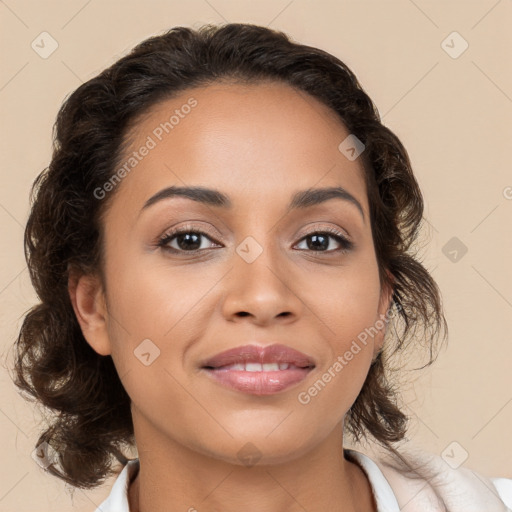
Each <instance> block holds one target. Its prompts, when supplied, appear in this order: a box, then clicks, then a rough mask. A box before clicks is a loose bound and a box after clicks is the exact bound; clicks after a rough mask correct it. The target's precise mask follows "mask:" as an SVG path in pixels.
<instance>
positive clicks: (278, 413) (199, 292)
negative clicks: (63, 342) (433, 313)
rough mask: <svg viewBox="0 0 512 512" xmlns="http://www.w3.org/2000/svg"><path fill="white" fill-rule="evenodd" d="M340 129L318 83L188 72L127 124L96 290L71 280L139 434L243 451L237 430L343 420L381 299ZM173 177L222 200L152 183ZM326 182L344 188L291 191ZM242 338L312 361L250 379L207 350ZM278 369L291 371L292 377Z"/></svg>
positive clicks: (367, 355)
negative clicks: (313, 90)
mask: <svg viewBox="0 0 512 512" xmlns="http://www.w3.org/2000/svg"><path fill="white" fill-rule="evenodd" d="M172 116H174V117H172ZM165 123H167V124H165ZM347 136H349V132H348V131H347V130H346V128H345V127H344V125H343V124H342V123H341V122H340V121H339V120H338V119H337V118H336V116H335V115H334V114H333V112H331V111H330V110H329V109H328V108H327V107H326V106H324V105H323V104H321V103H320V102H318V101H317V100H316V99H314V98H312V97H310V96H308V95H306V94H305V93H302V92H297V91H295V90H294V89H292V88H290V87H289V86H287V85H283V84H270V83H269V84H258V85H238V84H228V83H224V84H221V83H218V84H215V85H211V86H207V87H204V88H195V89H191V90H190V91H186V92H184V93H182V94H180V96H177V97H175V98H174V99H172V100H167V101H165V102H162V103H160V104H158V105H157V106H155V107H154V108H152V109H151V111H150V112H148V113H147V115H145V116H144V118H143V119H142V120H141V121H140V122H139V123H138V124H137V126H136V130H135V132H134V136H133V137H132V139H131V145H130V149H129V151H127V153H126V155H124V159H122V162H123V164H124V163H125V162H128V165H127V166H126V167H125V172H124V173H123V172H120V174H121V177H122V181H121V182H120V183H117V184H115V187H118V188H117V189H116V190H115V196H114V197H113V201H112V203H111V204H110V205H109V208H108V210H107V212H106V215H105V217H104V219H103V229H104V235H105V268H104V272H105V276H106V283H105V284H106V292H105V293H104V291H103V290H101V289H100V288H99V287H95V284H94V283H96V281H94V280H92V281H91V280H87V279H85V278H84V279H83V280H81V281H80V283H81V284H79V286H78V287H77V289H76V294H75V293H73V304H74V306H75V311H76V312H77V316H78V317H79V321H80V324H81V326H82V330H83V332H84V335H85V337H86V339H87V341H88V342H89V344H90V345H91V346H92V347H93V348H94V349H95V350H96V351H97V352H98V353H100V354H103V355H107V354H111V355H112V358H113V360H114V363H115V366H116V368H117V371H118V373H119V376H120V378H121V380H122V383H123V385H124V387H125V389H126V391H127V393H128V394H129V396H130V398H131V400H132V414H133V418H134V424H135V427H136V433H137V429H138V430H139V431H140V432H142V431H145V432H149V431H153V432H158V433H159V435H160V436H163V437H164V438H166V439H168V440H170V441H172V442H173V443H179V444H180V445H183V446H186V447H188V448H190V449H192V450H194V451H196V452H199V453H202V454H206V455H209V456H211V457H215V458H217V459H222V460H226V461H230V462H233V463H235V464H241V463H242V459H241V454H240V453H239V451H240V450H241V449H242V448H243V447H244V446H252V447H253V448H251V449H256V450H257V452H258V455H259V456H261V457H262V459H263V460H262V462H268V463H276V462H279V461H285V460H291V459H293V458H294V457H297V456H299V455H300V454H301V453H305V452H307V451H308V450H312V449H313V448H315V446H317V445H318V444H319V443H321V442H322V441H324V440H325V439H327V438H328V436H329V435H330V434H332V433H333V432H334V431H335V429H337V428H340V429H341V428H342V425H343V420H344V416H345V414H346V412H347V411H348V409H349V408H350V406H351V405H352V404H353V402H354V401H355V399H356V397H357V395H358V393H359V391H360V389H361V387H362V385H363V383H364V380H365V378H366V375H367V373H368V370H369V367H370V364H371V361H372V358H373V356H374V354H375V353H376V351H377V350H378V349H380V346H381V344H382V337H383V332H384V331H383V329H382V323H383V322H382V318H383V315H384V314H385V313H386V311H387V309H388V307H389V300H390V294H389V292H387V291H386V290H384V289H381V286H380V281H379V273H378V267H377V260H376V255H375V249H374V245H373V241H372V234H371V225H370V218H369V205H368V200H367V192H366V188H365V182H364V178H363V168H362V163H361V162H360V159H359V158H357V159H355V160H350V159H348V158H347V157H346V156H345V154H343V153H342V152H341V151H340V150H339V149H338V146H339V145H340V143H341V142H342V141H343V140H344V139H346V137H347ZM143 147H146V150H145V151H144V150H143V149H141V148H143ZM133 152H137V155H135V156H134V154H133ZM130 158H135V160H131V161H130V160H129V159H130ZM130 162H131V164H130ZM127 169H130V170H129V172H128V171H126V170H127ZM123 175H124V176H123ZM112 186H113V185H112ZM169 187H203V188H205V189H212V190H215V191H217V192H218V193H219V194H222V197H223V198H224V201H220V200H219V196H215V197H214V198H213V199H214V200H212V201H210V202H209V203H207V202H204V201H202V200H199V199H201V198H202V199H204V198H205V197H206V194H202V195H201V196H199V197H196V199H195V200H194V199H192V198H191V197H190V194H189V196H187V197H185V196H181V195H167V196H166V195H165V194H162V195H160V197H158V196H155V195H156V194H158V193H159V192H160V191H162V190H164V189H167V188H169ZM108 188H109V187H108V185H107V186H105V189H104V190H108ZM324 188H336V189H338V190H341V191H342V193H341V194H337V195H336V194H331V195H328V196H324V197H321V195H320V194H317V196H316V198H317V200H310V201H309V202H305V203H304V201H302V204H300V203H301V201H297V198H298V196H296V194H297V193H299V192H301V191H305V190H310V189H312V190H316V189H324ZM108 193H109V192H107V194H108ZM110 193H111V192H110ZM150 198H153V199H151V200H150ZM215 199H216V200H215ZM294 199H295V202H294V203H292V201H293V200H294ZM299 199H300V197H299ZM148 200H149V203H148V204H147V202H148ZM221 203H223V204H221ZM297 203H299V204H297ZM145 205H146V206H145ZM176 231H179V232H180V233H181V234H178V235H176V234H175V233H176ZM87 286H88V287H89V288H87ZM86 288H87V290H88V291H89V293H91V290H92V292H93V293H94V294H96V295H95V297H96V299H97V300H95V301H94V302H89V303H87V298H86V297H87V293H86V292H85V290H86ZM98 299H100V300H98ZM375 326H377V329H376V328H375ZM376 331H378V333H377V334H375V332H376ZM365 333H366V335H365ZM368 333H370V335H368ZM363 340H364V341H363ZM248 344H251V345H255V346H256V347H260V348H263V347H267V346H269V345H273V344H281V345H284V346H286V347H288V348H290V349H293V350H296V351H299V352H301V353H302V354H304V355H305V356H307V358H308V360H309V361H310V362H311V361H312V362H314V367H312V368H309V369H306V370H299V369H298V368H293V367H290V368H289V369H288V370H279V373H280V374H281V376H279V375H277V374H276V372H275V371H274V370H272V371H270V370H268V371H269V373H268V374H267V376H268V375H270V373H273V375H271V376H270V378H268V379H266V382H267V386H266V387H264V388H258V389H260V391H262V390H263V389H265V390H266V391H265V392H261V393H258V392H256V391H254V389H253V388H250V387H248V386H249V385H247V386H246V388H245V389H236V388H233V387H230V386H229V385H227V384H226V383H225V382H224V381H223V380H222V378H221V379H219V378H218V376H219V370H212V371H208V370H207V369H205V368H204V367H203V366H204V364H205V362H206V361H208V360H209V359H211V358H212V357H214V356H216V355H217V354H219V353H221V352H223V351H225V350H228V349H233V348H237V347H240V346H243V345H248ZM268 368H270V367H268ZM253 369H254V368H253ZM290 370H292V371H294V372H295V373H294V375H295V376H296V377H297V376H300V377H297V378H299V379H301V380H299V381H294V378H291V380H288V381H287V380H286V379H287V378H288V377H283V376H282V375H283V374H284V372H289V371H290ZM243 371H244V372H245V375H246V376H247V375H248V374H249V372H247V371H245V369H244V370H243ZM213 373H216V374H217V375H215V376H213V375H212V374H213ZM239 374H240V372H238V376H237V377H236V378H235V379H234V380H235V381H237V382H240V381H241V382H242V384H241V386H242V388H243V387H244V384H243V383H244V382H248V381H247V379H246V380H245V381H244V376H243V375H242V376H240V375H239ZM232 375H234V373H233V374H232ZM290 375H291V374H290ZM260 376H261V374H260ZM248 378H249V380H250V379H251V378H255V374H254V373H252V375H251V374H249V377H248ZM237 379H238V380H237ZM258 382H259V381H258ZM283 382H285V385H284V388H282V387H283V386H282V385H281V384H282V383H283ZM290 382H291V384H290ZM269 383H270V384H269ZM276 383H277V384H276ZM286 383H288V384H286ZM280 386H281V388H282V389H278V388H279V387H280ZM256 387H257V385H256ZM251 389H252V391H251ZM246 443H252V444H251V445H246ZM242 453H243V452H242Z"/></svg>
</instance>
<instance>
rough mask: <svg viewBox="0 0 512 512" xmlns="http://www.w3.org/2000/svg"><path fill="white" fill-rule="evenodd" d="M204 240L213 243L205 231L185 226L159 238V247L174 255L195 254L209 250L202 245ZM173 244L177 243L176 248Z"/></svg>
mask: <svg viewBox="0 0 512 512" xmlns="http://www.w3.org/2000/svg"><path fill="white" fill-rule="evenodd" d="M204 239H207V240H210V241H212V238H211V237H210V236H209V235H208V234H207V233H205V232H204V231H201V230H199V229H196V228H193V227H191V226H185V227H181V228H178V229H175V230H172V231H170V232H168V233H165V234H164V235H163V236H162V237H161V238H159V240H158V243H157V245H158V247H161V248H162V249H163V250H165V251H169V252H172V253H183V252H192V253H193V252H197V251H200V250H202V249H208V247H204V246H203V244H202V241H203V240H204ZM171 243H175V246H174V247H173V246H172V245H171ZM207 245H208V244H207ZM176 246H177V247H176Z"/></svg>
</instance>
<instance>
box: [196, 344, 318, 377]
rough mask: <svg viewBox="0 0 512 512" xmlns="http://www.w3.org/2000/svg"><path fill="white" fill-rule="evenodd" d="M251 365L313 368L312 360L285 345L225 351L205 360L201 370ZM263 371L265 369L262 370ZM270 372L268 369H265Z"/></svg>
mask: <svg viewBox="0 0 512 512" xmlns="http://www.w3.org/2000/svg"><path fill="white" fill-rule="evenodd" d="M251 363H259V364H260V365H264V364H266V365H268V364H275V363H277V364H278V365H279V364H288V365H290V366H292V365H293V366H296V367H298V368H308V367H314V366H315V361H314V360H313V358H311V357H309V356H307V355H306V354H303V353H302V352H299V351H298V350H295V349H293V348H290V347H287V346H285V345H279V344H277V345H269V346H267V347H258V346H257V345H244V346H241V347H236V348H232V349H230V350H226V351H224V352H221V353H220V354H217V355H215V356H213V357H212V358H210V359H207V360H206V361H205V362H204V363H203V364H202V367H203V368H209V369H218V368H221V367H223V366H229V365H245V366H246V368H247V366H248V365H250V364H251ZM249 368H250V369H248V370H247V371H257V370H255V369H254V367H252V368H251V367H250V366H249ZM263 370H264V371H265V369H263ZM267 371H270V368H267Z"/></svg>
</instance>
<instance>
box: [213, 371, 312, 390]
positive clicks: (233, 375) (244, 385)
mask: <svg viewBox="0 0 512 512" xmlns="http://www.w3.org/2000/svg"><path fill="white" fill-rule="evenodd" d="M204 370H205V371H206V373H207V374H208V375H209V376H210V377H211V378H213V379H214V380H215V381H217V382H219V383H220V384H222V385H223V386H226V387H228V388H231V389H235V390H237V391H241V392H243V393H248V394H251V395H273V394H275V393H279V392H280V391H284V390H285V389H288V388H290V387H292V386H294V385H295V384H298V383H299V382H302V381H303V380H304V379H305V378H306V376H307V375H308V373H309V372H310V371H311V370H312V368H289V369H288V370H278V371H261V372H247V371H243V370H222V369H218V370H212V369H208V368H204Z"/></svg>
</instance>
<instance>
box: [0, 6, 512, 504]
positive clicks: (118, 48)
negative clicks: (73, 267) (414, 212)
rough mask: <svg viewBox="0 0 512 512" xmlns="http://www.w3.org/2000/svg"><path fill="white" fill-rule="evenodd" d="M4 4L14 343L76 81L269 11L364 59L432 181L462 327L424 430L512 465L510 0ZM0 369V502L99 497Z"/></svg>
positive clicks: (491, 467)
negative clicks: (47, 171) (159, 46)
mask: <svg viewBox="0 0 512 512" xmlns="http://www.w3.org/2000/svg"><path fill="white" fill-rule="evenodd" d="M0 17H1V24H2V29H1V31H0V37H1V47H2V57H3V59H2V66H1V68H0V104H1V109H2V111H1V113H2V134H1V137H0V144H1V151H0V155H1V166H0V169H1V186H0V226H1V230H2V236H1V237H0V244H1V251H0V262H1V264H0V322H1V327H0V328H1V342H0V343H1V350H2V355H4V356H5V357H7V356H8V355H9V349H10V347H11V345H12V342H13V340H14V337H15V336H16V334H17V331H18V328H19V326H20V325H21V317H22V314H23V313H24V311H26V310H27V309H28V308H29V307H30V306H31V305H32V304H33V303H34V301H35V300H36V297H35V294H34V292H33V290H32V288H31V285H30V282H29V279H28V273H27V269H26V266H25V260H24V257H23V246H22V235H23V227H24V224H25V222H26V218H27V214H28V192H29V187H30V185H31V183H32V181H33V180H34V178H35V177H36V175H37V174H38V173H39V172H40V171H41V170H42V169H43V168H44V167H45V166H46V165H47V163H48V162H49V157H50V144H51V129H52V124H53V122H54V119H55V115H56V113H57V110H58V108H59V106H60V105H61V103H62V101H63V99H64V98H65V96H66V95H68V94H69V93H70V92H71V91H73V90H74V89H75V88H76V87H77V86H79V85H80V84H81V83H82V82H83V81H85V80H88V79H89V78H91V77H92V76H94V75H95V74H97V73H98V72H99V71H100V70H102V69H103V68H104V67H106V66H107V65H108V64H110V63H112V62H113V61H114V60H116V59H117V58H118V57H120V56H121V55H123V54H124V53H125V52H126V51H127V50H128V49H129V48H131V47H132V46H133V45H134V44H136V43H138V42H139V41H141V40H142V39H144V38H146V37H147V36H149V35H152V34H156V33H159V32H161V31H163V30H164V29H167V28H170V27H172V26H175V25H188V26H198V25H200V24H202V23H205V22H223V21H238V22H241V21H245V22H253V23H258V24H262V25H269V26H270V27H272V28H277V29H280V30H284V31H285V32H288V33H289V34H290V35H292V37H294V38H295V39H296V40H298V41H300V42H303V43H306V44H311V45H314V46H318V47H321V48H323V49H325V50H327V51H330V52H331V53H334V54H335V55H337V56H338V57H340V58H341V59H342V60H344V61H345V62H346V63H347V64H348V65H349V66H350V67H351V68H352V69H353V70H354V72H355V73H356V75H357V76H358V77H359V79H360V80H361V82H362V84H363V86H364V87H365V88H366V90H367V92H368V93H369V94H370V96H371V97H372V99H373V100H374V101H375V102H376V104H377V106H378V108H379V111H380V113H381V115H382V117H383V122H384V123H385V124H386V125H387V126H389V127H390V128H391V129H392V130H394V131H395V132H396V134H397V135H398V136H399V137H400V138H401V140H402V141H403V143H404V144H405V147H406V148H407V149H408V151H409V153H410V156H411V160H412V164H413V168H414V169H415V172H416V174H417V176H418V179H419V182H420V185H421V186H422V189H423V192H424V196H425V201H426V211H425V216H426V218H427V220H428V223H429V225H430V226H431V227H430V229H429V230H428V231H425V235H428V236H430V237H431V239H430V243H429V245H427V246H425V248H424V249H423V251H422V252H423V255H424V256H423V257H424V262H425V264H426V266H427V267H428V268H429V269H430V270H431V271H432V272H433V275H434V277H435V278H436V279H437V281H438V283H439V284H440V287H441V289H442V292H443V295H444V301H445V307H446V315H447V319H448V322H449V326H450V338H449V344H448V349H447V350H446V351H443V352H442V353H441V355H440V357H439V359H438V361H437V363H436V364H435V366H434V367H433V368H432V369H430V370H426V371H424V372H423V373H422V374H421V375H419V376H417V380H416V382H415V384H414V386H410V389H409V390H406V395H405V400H406V402H407V404H408V405H407V408H408V411H409V412H410V413H411V414H412V415H413V418H414V421H413V425H412V428H411V430H410V433H409V438H410V439H411V442H412V443H414V444H416V445H418V446H421V447H423V448H425V449H427V450H429V451H432V452H435V453H438V454H441V453H443V452H444V450H445V449H446V448H447V447H449V445H450V443H452V442H454V441H456V442H457V443H459V445H460V446H459V445H454V446H453V445H452V446H451V447H450V448H449V449H448V452H451V450H452V448H453V449H454V451H453V452H451V454H452V456H454V457H455V458H460V459H462V458H463V457H464V454H465V452H467V454H468V458H467V460H466V461H465V462H464V466H465V467H469V468H472V469H476V470H478V471H479V472H482V473H484V474H486V475H487V476H506V477H508V478H512V457H511V455H512V437H511V436H510V431H511V426H512V378H511V370H510V363H511V360H512V335H511V331H512V322H511V317H512V271H511V267H510V261H512V236H511V221H512V173H511V160H510V153H509V151H508V150H507V142H508V143H509V147H510V140H512V122H511V114H512V73H511V67H510V62H511V56H512V36H511V30H510V27H511V26H512V24H511V22H512V1H511V0H501V1H500V0H498V1H496V0H479V1H467V0H464V1H453V0H452V1H442V0H439V1H427V0H414V1H413V0H399V1H398V0H397V1H383V0H373V1H370V0H366V1H360V2H356V1H343V0H342V1H334V0H333V1H312V0H310V1H307V0H294V1H290V0H273V1H268V0H265V1H259V2H249V1H234V0H208V1H206V0H195V1H189V2H177V1H153V2H141V1H134V0H130V1H126V0H124V1H122V2H121V1H114V0H108V1H101V2H100V1H98V0H92V1H91V0H90V1H86V0H80V1H79V0H73V1H60V2H57V1H46V2H36V1H23V0H5V1H2V2H0ZM43 31H47V32H49V33H50V34H51V36H52V37H53V38H54V39H55V40H56V41H57V42H58V45H59V46H58V49H57V50H56V51H55V52H54V53H53V54H52V55H51V56H50V57H49V58H47V59H43V58H41V57H40V56H39V55H38V54H37V53H36V52H35V51H34V50H33V49H32V48H31V43H32V41H33V40H35V39H36V38H37V37H38V35H39V34H40V33H41V32H43ZM453 31H457V32H458V33H459V34H460V36H462V38H464V40H466V41H467V42H468V43H469V47H468V49H467V50H466V51H465V52H464V53H462V54H461V55H460V56H458V58H452V56H450V55H449V54H448V53H447V52H446V51H445V50H444V49H443V47H442V41H443V40H445V38H447V36H448V35H449V34H451V33H452V32H453ZM452 41H453V42H452ZM447 44H448V45H450V46H452V47H453V48H452V49H451V50H450V51H451V52H452V53H453V52H456V51H458V50H459V49H460V48H461V41H460V40H458V39H456V38H455V39H454V38H453V36H452V37H451V38H449V39H448V40H447ZM452 237H457V238H458V239H459V240H460V242H461V243H463V244H464V245H465V246H466V247H467V249H468V250H467V253H466V254H465V255H464V256H462V257H460V256H459V257H460V259H459V260H458V261H456V262H453V261H451V260H450V258H449V257H448V256H450V254H449V250H452V249H453V248H452V247H450V246H448V247H445V244H447V242H448V241H449V240H450V239H452ZM443 248H445V249H444V252H443ZM445 253H447V254H448V256H446V255H445ZM459 255H460V253H459ZM417 373H418V372H417ZM0 379H1V381H0V382H1V390H2V392H1V395H0V428H1V433H2V467H1V469H0V510H1V511H14V510H16V511H19V512H22V511H29V510H30V511H34V510H38V511H45V510H52V511H56V512H57V511H65V510H66V511H68V510H77V511H92V510H94V508H95V507H96V505H97V504H99V503H100V502H101V501H102V500H103V499H104V498H105V497H106V495H107V494H108V492H109V491H110V487H111V483H112V482H111V481H109V482H108V483H107V484H106V485H105V486H103V487H101V488H98V489H97V490H95V491H90V492H83V491H81V490H76V491H75V493H74V495H73V497H72V496H71V494H70V488H69V487H68V486H65V485H64V484H63V483H61V482H60V481H58V480H57V479H56V478H54V477H52V476H50V475H47V474H46V473H45V472H44V471H42V469H40V468H39V466H37V465H36V463H35V462H34V461H33V460H32V458H31V455H30V454H31V451H32V450H33V448H34V443H35V441H36V439H37V434H38V431H39V429H38V425H37V420H38V418H39V415H38V413H37V411H35V410H34V408H33V406H31V405H30V404H27V403H25V401H24V400H23V399H22V398H21V397H20V396H18V395H17V393H16V391H15V389H14V386H13V385H12V383H11V381H10V379H9V376H8V374H7V373H6V372H5V371H2V372H1V373H0ZM507 432H508V434H507ZM463 450H465V452H464V451H463ZM361 451H363V450H361Z"/></svg>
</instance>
